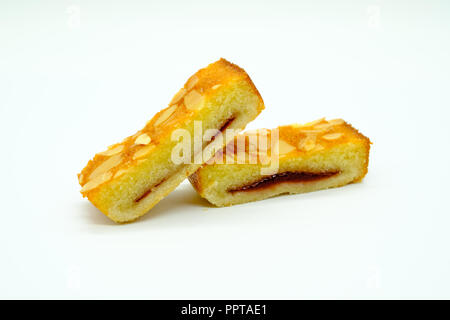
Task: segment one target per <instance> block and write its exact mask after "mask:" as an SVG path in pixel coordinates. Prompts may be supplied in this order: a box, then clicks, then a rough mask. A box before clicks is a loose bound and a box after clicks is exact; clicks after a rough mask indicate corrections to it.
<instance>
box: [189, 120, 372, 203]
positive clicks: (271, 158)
mask: <svg viewBox="0 0 450 320" xmlns="http://www.w3.org/2000/svg"><path fill="white" fill-rule="evenodd" d="M240 142H241V143H240ZM370 144H371V142H370V140H369V139H368V138H366V137H365V136H363V135H362V134H361V133H359V132H358V131H357V130H356V129H354V128H353V127H352V126H351V125H349V124H348V123H346V122H344V121H343V120H341V119H335V120H330V121H326V120H325V119H319V120H316V121H313V122H310V123H307V124H304V125H299V124H294V125H288V126H282V127H278V128H277V129H274V130H267V129H262V130H257V131H253V132H246V133H243V134H240V135H238V136H237V137H236V138H235V139H234V141H232V142H231V143H230V144H228V145H227V147H226V148H224V149H223V150H221V151H220V152H218V153H217V154H216V156H215V157H214V158H212V159H210V161H208V162H207V163H206V164H205V165H203V166H202V167H201V168H200V169H199V170H197V171H196V172H195V173H194V174H193V175H191V176H190V177H189V180H190V182H191V184H192V185H193V186H194V188H195V189H196V190H197V192H198V193H199V194H200V196H202V197H203V198H205V199H207V200H208V201H209V202H211V203H212V204H214V205H216V206H219V207H221V206H231V205H235V204H240V203H245V202H250V201H257V200H262V199H266V198H269V197H273V196H277V195H281V194H286V193H287V194H295V193H305V192H311V191H316V190H322V189H327V188H334V187H340V186H343V185H346V184H349V183H352V182H358V181H361V180H362V179H363V178H364V176H365V175H366V174H367V167H368V163H369V150H370ZM239 160H241V161H239Z"/></svg>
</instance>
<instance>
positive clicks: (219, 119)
mask: <svg viewBox="0 0 450 320" xmlns="http://www.w3.org/2000/svg"><path fill="white" fill-rule="evenodd" d="M262 109H264V103H263V100H262V98H261V96H260V94H259V92H258V90H257V89H256V87H255V86H254V84H253V82H252V81H251V79H250V77H249V76H248V75H247V73H246V72H245V71H244V70H243V69H241V68H239V67H238V66H236V65H234V64H232V63H230V62H228V61H226V60H224V59H221V60H219V61H217V62H215V63H213V64H210V65H209V66H208V67H206V68H204V69H201V70H199V71H198V72H197V73H195V74H194V75H193V76H192V77H190V78H189V79H188V81H187V82H186V84H185V85H184V87H183V88H181V90H180V91H178V93H177V94H175V96H174V97H173V99H172V101H171V102H170V103H169V106H168V107H167V108H165V109H163V110H161V111H160V112H158V113H157V114H156V115H155V116H154V117H153V118H152V119H151V120H150V121H149V122H148V123H147V124H146V125H145V127H144V128H143V129H142V130H139V131H138V132H137V133H136V134H134V135H133V136H130V137H128V138H126V139H124V140H123V141H122V142H120V143H117V144H114V145H112V146H110V147H109V148H108V149H107V150H106V151H103V152H100V153H98V154H96V155H95V157H94V158H93V159H92V160H91V161H89V163H88V164H87V166H86V167H85V168H84V169H83V170H82V172H81V173H80V174H79V175H78V179H79V183H80V185H81V186H82V189H81V193H82V194H83V196H84V197H87V198H88V199H89V200H90V201H91V202H92V203H93V204H94V205H95V206H96V207H97V208H98V209H99V210H100V211H101V212H103V213H104V214H105V215H107V216H108V217H109V218H111V219H112V220H114V221H116V222H128V221H132V220H135V219H136V218H138V217H140V216H142V215H143V214H145V213H146V212H148V211H149V210H150V209H151V208H152V207H153V206H154V205H155V204H157V203H158V202H159V201H160V200H161V199H162V198H164V197H165V196H166V195H167V194H168V193H169V192H171V191H172V190H174V189H175V188H176V187H177V186H178V185H179V184H180V183H181V182H182V181H183V180H184V179H185V178H187V177H188V176H189V175H190V174H192V173H194V172H195V171H196V170H197V169H198V168H199V167H200V166H201V164H202V163H203V162H204V161H206V160H208V159H203V162H200V163H198V162H195V161H194V157H196V154H198V150H197V151H193V152H192V158H191V159H189V160H191V161H186V162H183V163H176V162H174V161H172V159H173V157H172V150H173V149H174V147H176V145H177V144H178V143H179V142H178V141H177V140H176V139H175V140H174V138H173V134H174V133H175V131H176V130H178V129H180V130H182V131H183V132H185V133H188V134H189V135H190V136H191V137H193V136H194V127H195V125H197V126H198V124H200V127H201V129H202V131H203V132H205V131H207V130H211V129H214V130H217V131H224V130H225V129H235V130H236V131H237V132H238V131H239V130H242V129H244V128H245V126H246V125H247V123H249V122H250V121H252V120H253V119H254V118H255V117H256V116H257V115H258V114H259V113H260V112H261V110H262ZM227 137H228V141H227V140H226V139H225V140H224V139H222V140H220V139H214V137H211V139H210V140H209V141H203V140H202V141H201V142H200V143H201V146H200V152H201V151H202V150H203V149H205V148H206V147H208V146H211V144H214V143H215V144H219V143H220V146H219V149H220V148H222V147H223V146H224V145H225V144H226V143H227V142H229V141H231V140H232V139H233V138H234V136H229V135H227ZM194 140H195V139H194V138H193V139H192V141H191V142H190V143H189V146H190V147H192V149H194ZM196 152H197V153H196Z"/></svg>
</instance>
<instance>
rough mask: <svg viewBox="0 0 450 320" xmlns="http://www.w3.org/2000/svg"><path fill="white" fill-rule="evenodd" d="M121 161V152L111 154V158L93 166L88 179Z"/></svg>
mask: <svg viewBox="0 0 450 320" xmlns="http://www.w3.org/2000/svg"><path fill="white" fill-rule="evenodd" d="M121 161H122V155H121V154H116V155H114V156H112V157H111V158H109V159H108V160H106V161H104V162H103V163H102V164H100V165H99V166H98V167H97V168H95V170H94V171H92V173H91V174H90V175H89V180H92V179H94V178H95V177H97V176H99V175H101V174H102V173H104V172H106V171H109V170H110V169H112V168H114V167H116V166H117V165H118V164H119V163H120V162H121Z"/></svg>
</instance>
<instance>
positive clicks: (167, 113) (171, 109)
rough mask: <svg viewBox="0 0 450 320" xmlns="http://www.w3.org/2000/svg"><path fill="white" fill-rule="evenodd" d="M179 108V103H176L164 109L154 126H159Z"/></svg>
mask: <svg viewBox="0 0 450 320" xmlns="http://www.w3.org/2000/svg"><path fill="white" fill-rule="evenodd" d="M176 109H177V105H176V104H174V105H173V106H170V107H169V108H167V109H166V110H164V111H163V112H162V113H161V115H160V116H159V118H158V119H156V121H155V123H154V126H155V127H157V126H159V125H160V124H161V123H163V122H164V121H166V120H167V119H169V117H170V116H171V115H172V114H173V113H174V111H175V110H176Z"/></svg>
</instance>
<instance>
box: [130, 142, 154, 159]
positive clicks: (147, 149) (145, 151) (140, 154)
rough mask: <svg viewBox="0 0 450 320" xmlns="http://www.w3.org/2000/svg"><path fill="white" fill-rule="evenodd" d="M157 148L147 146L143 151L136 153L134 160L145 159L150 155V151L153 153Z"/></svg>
mask: <svg viewBox="0 0 450 320" xmlns="http://www.w3.org/2000/svg"><path fill="white" fill-rule="evenodd" d="M154 148H155V146H154V145H149V146H145V147H143V148H141V149H139V150H138V151H136V153H135V154H134V156H133V159H134V160H136V159H139V158H142V157H145V156H146V155H148V154H149V153H150V151H152V150H153V149H154Z"/></svg>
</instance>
